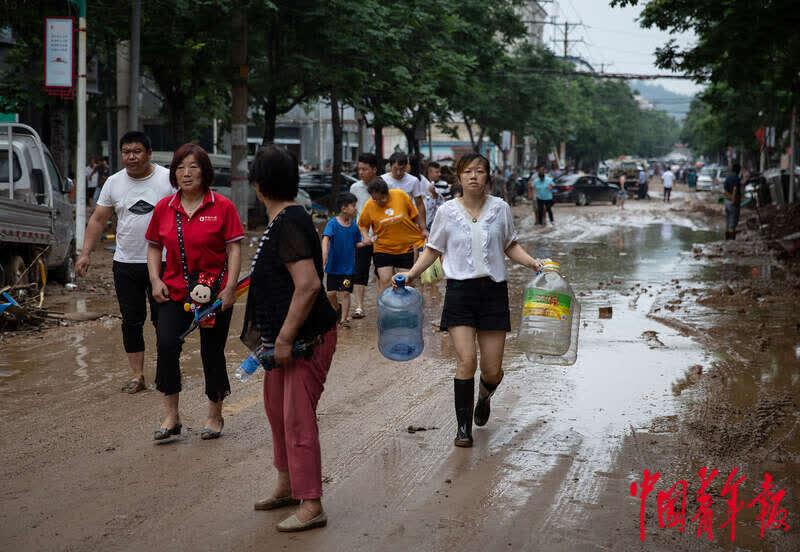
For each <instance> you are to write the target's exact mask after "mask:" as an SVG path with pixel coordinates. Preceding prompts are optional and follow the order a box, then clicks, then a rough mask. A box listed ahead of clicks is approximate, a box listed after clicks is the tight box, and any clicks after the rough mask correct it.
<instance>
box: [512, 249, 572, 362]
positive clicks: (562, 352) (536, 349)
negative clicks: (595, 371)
mask: <svg viewBox="0 0 800 552" xmlns="http://www.w3.org/2000/svg"><path fill="white" fill-rule="evenodd" d="M560 268H561V265H560V264H559V263H557V262H555V261H551V260H547V261H545V263H544V267H543V269H542V271H541V272H538V273H537V274H536V275H535V276H534V277H533V279H532V280H531V281H530V282H528V285H527V286H526V287H525V296H524V298H523V304H522V323H521V324H520V326H519V340H520V345H521V348H522V350H523V351H524V352H525V355H526V356H527V357H528V360H531V361H533V362H538V363H541V364H555V365H561V366H569V365H572V364H575V361H576V360H577V359H578V332H579V330H580V320H581V304H580V302H579V301H578V299H577V297H576V296H575V293H574V292H573V291H572V287H570V285H569V283H568V282H567V281H566V280H565V279H564V277H563V276H561V273H560V272H559V270H560Z"/></svg>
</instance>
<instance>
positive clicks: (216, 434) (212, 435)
mask: <svg viewBox="0 0 800 552" xmlns="http://www.w3.org/2000/svg"><path fill="white" fill-rule="evenodd" d="M224 427H225V418H222V420H221V423H220V426H219V431H214V430H213V429H211V428H209V427H204V428H203V431H201V432H200V438H201V439H202V440H203V441H208V440H209V439H219V438H220V437H221V436H222V430H223V428H224Z"/></svg>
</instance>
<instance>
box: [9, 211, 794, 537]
mask: <svg viewBox="0 0 800 552" xmlns="http://www.w3.org/2000/svg"><path fill="white" fill-rule="evenodd" d="M677 199H678V201H675V202H674V204H673V205H672V206H665V205H663V204H661V203H659V202H655V201H654V202H646V203H645V202H629V204H628V205H629V206H628V207H626V209H625V211H622V212H620V210H619V209H617V208H614V207H611V206H592V207H588V208H575V207H573V206H563V205H559V206H558V207H557V209H556V212H555V214H556V217H557V218H556V223H557V224H556V225H555V226H554V227H546V228H537V227H534V226H533V225H532V220H531V217H530V216H528V214H529V211H528V210H527V209H526V208H524V207H519V208H517V211H516V212H517V214H518V215H519V217H518V219H517V226H518V230H519V231H520V235H521V242H522V243H523V245H525V247H526V248H528V249H529V251H531V253H532V254H534V255H535V256H537V257H541V258H544V257H551V258H553V259H556V260H558V261H560V262H561V264H562V273H563V274H564V275H566V277H567V278H568V279H569V280H570V282H571V283H572V285H573V287H574V289H575V291H576V292H577V293H578V294H579V296H580V300H581V303H582V314H583V317H582V318H583V323H582V327H581V334H580V346H579V354H578V361H577V363H576V364H575V365H574V366H571V367H553V366H542V365H535V364H531V363H530V362H528V361H527V359H526V358H525V357H524V355H522V354H521V353H520V351H519V350H518V348H517V340H516V333H515V332H516V327H517V323H518V319H519V312H520V297H521V295H522V289H523V287H524V284H525V283H526V281H527V279H528V278H529V277H530V272H528V271H526V270H525V269H522V268H520V267H515V268H512V269H511V271H510V290H511V294H510V297H511V302H512V325H513V331H512V333H511V334H509V337H508V340H507V348H506V358H505V363H504V368H505V370H506V373H507V375H506V378H505V380H504V382H503V385H502V387H501V388H500V391H499V392H498V394H497V395H496V398H495V399H494V400H493V401H492V418H491V420H490V422H489V424H488V425H487V426H485V427H483V428H476V429H475V447H474V448H472V449H456V448H454V447H453V446H452V438H453V434H454V426H455V420H454V415H453V407H452V376H453V370H454V358H453V353H452V350H451V346H450V343H449V340H448V337H447V334H444V333H438V332H436V331H435V329H434V327H433V325H430V327H429V328H427V329H426V336H425V339H426V350H425V352H424V353H423V355H422V357H420V359H418V360H415V361H412V362H410V363H402V364H399V363H392V362H390V361H387V360H384V359H383V358H382V357H381V356H380V354H379V353H378V352H377V348H376V342H377V339H376V335H375V328H374V314H375V313H374V307H370V308H368V309H367V318H366V319H364V320H361V321H354V324H353V328H352V329H350V330H342V331H341V332H340V340H339V347H338V350H337V354H336V357H335V360H334V364H333V367H332V368H331V372H330V374H329V377H328V381H327V385H326V391H325V393H324V394H323V397H322V400H321V403H320V408H319V423H320V428H321V440H322V452H323V477H324V482H325V498H324V503H325V507H326V509H327V510H328V513H329V518H330V522H329V527H328V528H327V529H324V530H321V531H315V532H311V533H308V534H301V535H293V536H286V535H281V534H278V533H276V532H275V531H274V524H275V523H276V522H277V521H280V519H282V518H283V517H284V515H285V514H284V513H283V512H277V513H265V512H254V511H253V510H252V503H253V502H254V501H255V500H257V499H259V498H262V497H263V496H264V495H266V494H267V493H268V492H269V490H270V486H271V484H272V482H273V475H272V471H271V456H272V454H271V445H270V443H271V439H270V436H269V431H268V427H267V422H266V417H265V415H264V413H263V407H262V404H261V396H260V381H252V382H250V383H248V384H244V385H243V384H239V383H238V382H234V383H233V384H232V385H233V392H232V395H231V396H230V397H229V398H228V400H227V401H226V406H225V410H224V415H225V417H226V425H225V435H224V437H223V438H222V439H220V440H218V441H210V442H205V441H200V440H199V435H198V433H199V428H200V427H201V426H202V422H203V420H204V409H205V405H204V397H202V370H201V368H200V358H199V346H198V343H197V337H196V336H193V337H190V338H189V340H187V345H186V347H185V349H184V353H183V355H182V358H181V360H182V366H183V367H184V369H183V373H184V386H183V388H184V392H183V394H182V406H181V411H182V415H183V419H184V426H185V427H188V428H189V430H188V434H185V435H184V436H182V437H181V438H180V439H179V440H178V441H177V442H175V443H172V444H169V445H165V446H155V445H154V444H153V443H152V441H150V435H151V432H152V430H153V429H155V428H156V427H157V425H158V422H159V416H160V408H159V397H158V394H157V393H156V392H155V391H152V390H151V391H148V392H146V393H141V394H139V395H136V396H128V395H124V394H122V393H120V392H119V391H118V389H119V387H120V386H121V385H122V384H123V383H124V381H125V376H126V373H127V367H126V361H125V356H124V351H123V350H122V344H121V339H120V336H119V319H118V318H117V317H115V316H108V317H104V318H101V319H99V320H95V321H90V322H83V323H79V324H78V323H69V324H68V325H66V326H64V327H59V328H51V329H48V330H47V331H44V332H38V333H27V334H23V335H20V336H17V337H15V338H13V339H10V338H4V339H3V340H2V341H0V349H1V350H2V354H0V399H2V400H1V401H0V411H2V414H3V419H4V420H6V421H8V420H13V423H7V422H6V423H4V424H3V429H2V430H0V443H2V451H0V465H2V468H1V469H0V473H1V474H2V478H3V481H4V482H5V484H4V488H3V490H2V491H0V501H1V502H2V504H3V508H2V510H1V511H0V549H3V550H6V549H7V550H37V549H59V550H60V549H76V550H77V549H80V550H123V549H124V550H141V549H144V548H148V547H149V548H152V549H156V550H161V549H165V550H166V549H181V550H190V549H192V550H219V549H237V550H251V549H252V550H255V549H263V548H265V547H267V546H269V547H275V548H277V547H280V548H281V549H289V548H291V549H300V550H410V549H418V550H501V549H502V550H605V549H611V548H614V549H624V550H635V549H642V550H694V549H698V550H706V549H716V548H717V547H718V546H719V547H722V548H725V549H730V548H731V547H730V542H729V540H727V539H726V538H722V536H721V534H720V535H717V539H716V540H715V544H706V543H705V542H704V540H700V539H698V538H697V537H695V536H694V531H695V527H696V523H690V524H688V525H687V531H686V533H687V534H686V535H681V534H679V533H677V531H675V530H674V529H671V530H666V529H661V528H659V527H658V524H657V521H655V518H653V517H652V515H654V514H653V513H654V512H655V508H656V505H655V500H654V499H651V502H650V504H649V511H650V512H651V514H652V515H651V517H650V518H649V521H648V531H649V533H648V541H647V542H646V543H645V544H644V545H643V546H641V548H640V544H639V539H638V535H639V534H638V522H639V518H638V501H637V500H636V499H634V498H631V497H630V496H629V494H628V487H629V484H630V482H631V481H633V480H635V479H641V471H642V470H643V469H645V468H647V469H650V470H661V471H662V472H663V474H664V481H666V480H669V482H670V484H671V482H674V481H675V480H677V479H678V478H680V477H684V476H685V477H687V478H689V477H694V478H695V480H696V475H694V474H695V472H696V471H697V469H698V467H699V466H702V465H706V464H709V465H712V467H717V468H719V470H720V473H721V474H722V475H721V476H720V477H723V478H724V476H725V475H726V474H727V469H729V468H730V466H732V465H738V466H741V469H742V470H743V471H745V472H746V473H747V475H748V476H750V477H751V478H752V479H753V480H754V481H753V483H748V485H746V487H747V489H746V490H744V491H743V493H745V494H747V497H746V498H748V499H750V498H752V497H753V496H754V495H755V492H757V491H754V489H756V483H755V479H757V478H758V477H759V476H760V474H761V471H762V470H764V469H769V470H770V471H771V473H772V474H773V475H774V476H775V478H776V481H777V482H778V484H779V486H781V487H783V488H787V491H788V496H787V498H786V499H785V503H784V504H783V506H784V507H787V508H788V509H789V512H790V513H791V515H792V516H793V517H794V516H796V514H797V512H798V511H799V510H798V504H797V500H796V498H795V495H794V493H795V491H796V489H798V488H800V487H798V483H800V478H799V476H798V470H797V466H798V460H800V438H798V432H797V431H795V428H796V426H797V423H798V418H797V407H796V405H795V404H794V403H793V402H792V401H793V400H794V397H796V396H797V391H798V386H799V385H800V382H799V381H798V379H800V377H798V368H800V361H798V358H797V356H796V350H795V347H796V346H797V344H798V343H800V334H798V332H797V326H796V324H798V323H799V322H800V317H799V316H800V315H798V313H797V312H795V310H796V306H797V304H796V303H794V304H793V301H791V300H789V301H787V300H784V301H780V297H777V298H776V297H775V296H774V295H770V294H769V293H767V292H766V291H767V290H768V289H769V288H770V287H774V286H780V285H783V284H784V283H785V279H786V276H785V274H784V273H783V272H782V269H781V268H780V265H779V264H777V263H775V262H773V261H772V260H771V259H770V258H768V257H767V256H766V255H765V254H760V252H759V251H750V254H733V253H731V252H728V253H727V254H723V255H721V256H717V257H715V256H714V255H712V254H710V253H708V251H705V249H706V247H707V245H706V244H709V243H710V242H714V241H716V240H718V239H719V236H720V230H719V228H718V226H717V224H718V223H719V222H720V219H719V218H712V217H709V216H708V215H707V214H704V213H703V212H694V211H692V210H691V209H689V208H687V205H686V204H685V203H683V202H682V201H680V199H681V198H680V197H678V198H677ZM247 253H249V254H252V251H248V252H247ZM729 282H735V286H734V287H733V288H731V291H732V292H733V293H732V294H729V293H728V290H727V289H722V288H721V286H727V285H729ZM742 282H744V283H742ZM100 287H101V286H98V288H100ZM745 289H750V290H751V291H750V292H748V293H745V294H744V295H742V291H743V290H745ZM720 290H721V291H720ZM425 293H426V309H427V316H428V319H429V320H430V321H436V320H438V317H439V313H440V312H441V294H440V293H439V292H436V291H432V290H430V289H428V290H426V291H425ZM758 294H761V295H758ZM368 297H369V298H371V297H374V296H373V295H371V294H370V293H368ZM761 299H764V300H763V301H761ZM51 301H52V302H53V303H55V304H56V305H57V306H58V308H59V309H61V310H65V311H72V310H75V311H79V310H81V309H83V310H88V311H100V312H108V313H111V314H114V313H116V305H115V302H114V300H113V292H108V289H107V288H106V291H105V292H104V291H103V290H102V288H101V289H100V290H99V291H97V292H95V293H91V294H83V295H74V296H71V295H69V294H62V295H59V296H56V297H53V298H52V299H51ZM241 306H242V305H241V304H240V305H239V306H238V307H237V312H235V314H234V321H233V324H232V326H231V328H232V331H231V337H230V339H229V342H228V347H227V352H228V364H229V372H232V371H233V369H235V367H236V366H237V365H238V363H239V362H240V361H241V360H242V359H243V358H244V356H245V350H244V348H243V346H242V345H241V344H240V343H239V342H238V339H236V335H237V334H238V328H240V327H241V311H242V308H241ZM600 307H611V309H612V312H613V315H612V317H611V318H610V319H600V318H599V317H598V309H599V308H600ZM753 327H757V328H759V329H760V333H759V335H760V336H763V335H768V336H771V337H770V338H769V339H768V340H767V341H763V342H761V341H757V340H755V338H754V337H753V335H754V334H753V332H750V331H748V328H753ZM146 335H147V347H148V353H147V361H146V362H147V369H146V375H147V380H148V383H150V382H152V379H153V371H154V368H153V366H154V352H153V335H152V329H151V328H148V331H147V332H146ZM758 339H761V338H760V337H759V338H758ZM754 341H755V345H754ZM259 379H260V378H259ZM751 413H752V415H751ZM409 426H414V427H423V428H427V429H426V431H418V432H414V433H410V432H409V431H407V428H408V427H409ZM695 480H693V481H691V485H692V487H691V488H692V492H694V491H695V490H696V488H697V484H696V481H695ZM717 486H721V483H720V484H719V485H717ZM718 495H719V489H717V498H716V500H719V501H720V502H721V501H722V499H721V498H719V497H718ZM720 515H721V514H720ZM794 519H796V517H795V518H794ZM720 533H722V532H720ZM773 533H774V532H773ZM795 533H796V530H794V528H793V531H790V532H789V533H787V534H785V535H770V537H769V538H768V539H767V540H761V539H760V538H759V537H758V526H757V524H756V522H755V520H754V519H753V516H752V514H751V515H750V517H749V518H747V517H746V516H744V514H743V518H742V522H741V523H740V524H739V526H738V533H737V541H736V544H737V545H739V546H741V547H742V549H746V550H760V549H780V550H783V549H786V550H789V549H792V547H793V546H794V545H796V544H798V540H797V538H796V537H795ZM676 535H677V536H676ZM787 546H788V548H787Z"/></svg>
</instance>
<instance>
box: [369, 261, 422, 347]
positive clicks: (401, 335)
mask: <svg viewBox="0 0 800 552" xmlns="http://www.w3.org/2000/svg"><path fill="white" fill-rule="evenodd" d="M394 281H395V283H396V284H397V288H391V287H388V288H386V289H385V290H383V293H381V295H380V297H378V350H380V352H381V354H382V355H383V356H385V357H386V358H388V359H389V360H399V361H404V360H411V359H412V358H417V357H418V356H419V355H420V354H421V353H422V349H423V348H424V347H425V344H424V342H423V340H422V323H423V316H422V304H423V301H422V295H420V293H419V292H418V291H417V290H416V289H414V288H413V287H408V286H406V279H405V278H404V277H403V276H399V275H398V276H395V277H394Z"/></svg>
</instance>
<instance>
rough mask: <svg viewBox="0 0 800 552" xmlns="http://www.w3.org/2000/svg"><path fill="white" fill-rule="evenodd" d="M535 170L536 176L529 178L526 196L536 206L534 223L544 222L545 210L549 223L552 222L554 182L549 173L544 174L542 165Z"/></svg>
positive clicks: (542, 223)
mask: <svg viewBox="0 0 800 552" xmlns="http://www.w3.org/2000/svg"><path fill="white" fill-rule="evenodd" d="M537 171H538V172H537V174H536V176H534V177H533V178H532V179H531V183H530V189H529V191H528V197H529V198H530V199H531V201H532V202H533V203H534V206H535V208H536V224H541V225H544V224H545V221H544V214H545V211H546V212H547V216H548V218H549V219H550V224H553V223H554V221H553V188H554V187H555V183H554V182H553V179H552V178H551V177H550V176H549V175H547V174H545V172H544V165H539V166H538V167H537ZM534 200H535V201H534Z"/></svg>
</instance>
